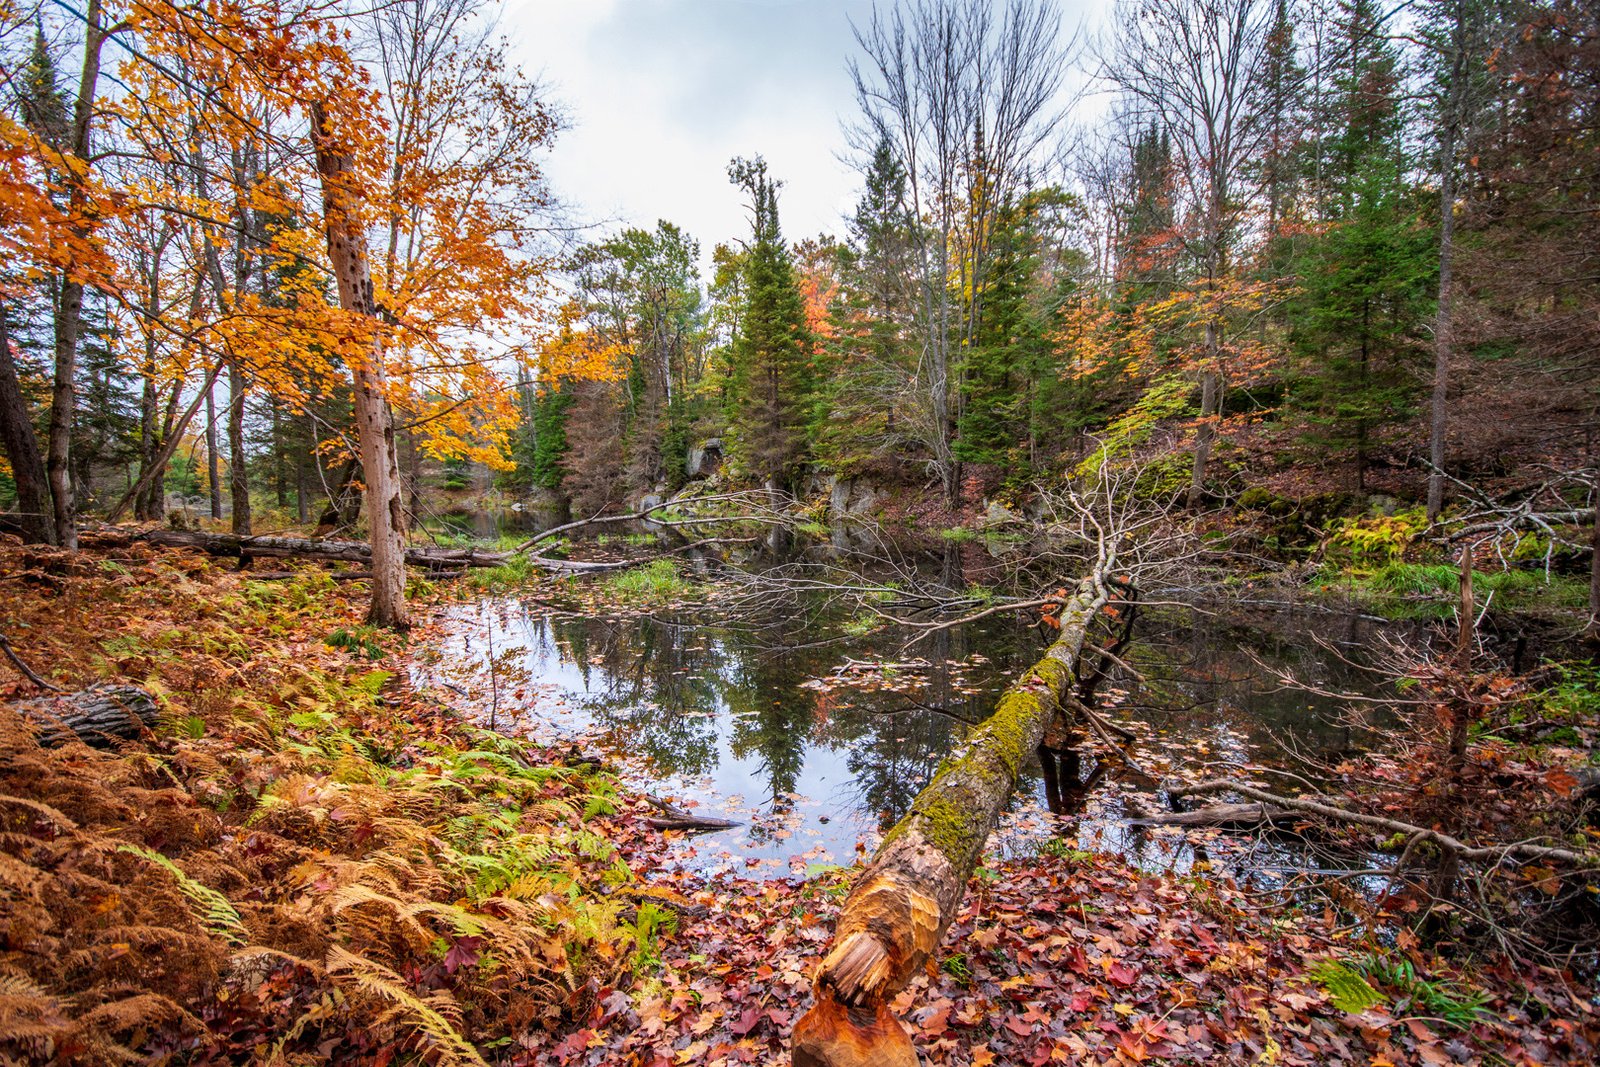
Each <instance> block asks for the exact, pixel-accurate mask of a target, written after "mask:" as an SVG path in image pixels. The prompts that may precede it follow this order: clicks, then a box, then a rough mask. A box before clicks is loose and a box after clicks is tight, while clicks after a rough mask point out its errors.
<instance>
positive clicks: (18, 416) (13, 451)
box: [0, 304, 56, 545]
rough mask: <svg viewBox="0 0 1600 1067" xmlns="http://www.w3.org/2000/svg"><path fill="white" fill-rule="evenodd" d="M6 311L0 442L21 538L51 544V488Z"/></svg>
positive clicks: (0, 337)
mask: <svg viewBox="0 0 1600 1067" xmlns="http://www.w3.org/2000/svg"><path fill="white" fill-rule="evenodd" d="M7 312H8V309H7V308H6V306H5V305H4V304H0V443H3V444H4V445H5V449H6V457H7V458H8V459H9V460H10V461H11V479H12V481H14V482H15V483H16V486H17V513H18V514H17V518H18V519H19V520H20V525H21V527H22V536H23V539H24V540H25V541H28V542H29V543H32V544H41V545H53V544H55V543H56V528H55V524H54V522H52V521H51V516H50V513H49V512H48V511H47V506H48V501H49V499H50V487H49V483H48V481H47V479H46V475H45V469H44V460H43V459H42V458H41V457H40V455H39V438H38V435H37V434H36V433H35V432H34V429H33V416H32V415H31V414H30V413H29V411H28V405H27V402H26V401H25V400H23V397H22V379H21V378H20V377H19V376H18V374H17V365H16V362H15V361H14V360H13V359H12V358H11V331H10V329H9V328H8V324H7V321H6V318H7Z"/></svg>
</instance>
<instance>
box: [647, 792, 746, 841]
mask: <svg viewBox="0 0 1600 1067" xmlns="http://www.w3.org/2000/svg"><path fill="white" fill-rule="evenodd" d="M644 800H645V803H647V804H649V805H650V806H651V807H652V808H655V809H656V810H657V811H659V812H660V813H661V814H660V815H659V816H652V817H650V818H647V819H645V821H644V823H645V825H646V826H648V827H650V828H651V829H653V830H682V831H684V832H685V833H705V832H708V831H711V830H729V829H732V828H733V827H735V826H738V825H739V824H738V823H736V822H734V821H733V820H732V819H718V818H714V817H712V816H710V815H696V814H695V813H694V812H692V811H684V810H683V809H682V808H680V807H678V806H677V805H675V804H668V803H667V802H666V801H665V800H661V799H660V798H658V797H652V796H647V797H645V798H644Z"/></svg>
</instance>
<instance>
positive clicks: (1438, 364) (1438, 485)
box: [1428, 126, 1456, 522]
mask: <svg viewBox="0 0 1600 1067" xmlns="http://www.w3.org/2000/svg"><path fill="white" fill-rule="evenodd" d="M1455 154H1456V138H1455V127H1454V126H1446V127H1445V131H1444V137H1443V138H1442V139H1441V141H1440V145H1439V160H1440V162H1439V309H1438V312H1437V313H1436V314H1435V316H1434V326H1433V411H1432V413H1431V415H1430V419H1429V432H1428V460H1429V462H1430V463H1431V464H1432V467H1431V469H1430V470H1429V471H1428V521H1429V522H1435V521H1437V520H1438V518H1439V512H1440V511H1441V510H1443V508H1444V435H1445V429H1446V427H1447V426H1448V425H1449V408H1448V406H1447V405H1448V404H1449V400H1450V357H1451V354H1452V350H1453V341H1454V338H1453V336H1452V331H1453V329H1454V321H1453V318H1452V314H1451V313H1452V311H1453V310H1454V309H1453V308H1452V307H1451V296H1450V276H1451V270H1452V267H1453V261H1454V259H1455V233H1456V217H1455V216H1456V212H1455V206H1456V205H1455V201H1456V168H1455Z"/></svg>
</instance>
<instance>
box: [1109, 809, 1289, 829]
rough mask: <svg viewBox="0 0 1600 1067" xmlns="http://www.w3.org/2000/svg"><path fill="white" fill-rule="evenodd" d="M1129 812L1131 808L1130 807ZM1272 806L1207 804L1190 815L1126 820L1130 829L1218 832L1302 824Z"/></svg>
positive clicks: (1166, 814)
mask: <svg viewBox="0 0 1600 1067" xmlns="http://www.w3.org/2000/svg"><path fill="white" fill-rule="evenodd" d="M1130 809H1131V806H1130ZM1305 821H1306V816H1304V815H1296V814H1295V813H1294V812H1292V811H1289V810H1287V809H1285V808H1280V807H1278V806H1277V805H1275V804H1261V803H1254V804H1207V805H1206V806H1205V807H1203V808H1196V809H1195V810H1193V811H1145V810H1141V811H1140V813H1139V814H1138V815H1137V816H1136V817H1135V818H1132V819H1129V820H1128V825H1129V826H1215V827H1218V828H1219V829H1223V828H1230V827H1231V828H1237V827H1250V826H1261V825H1262V824H1264V823H1296V822H1305Z"/></svg>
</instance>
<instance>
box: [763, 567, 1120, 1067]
mask: <svg viewBox="0 0 1600 1067" xmlns="http://www.w3.org/2000/svg"><path fill="white" fill-rule="evenodd" d="M1113 563H1114V561H1107V562H1106V563H1104V564H1102V566H1101V567H1099V568H1097V569H1096V571H1095V572H1094V573H1093V574H1091V575H1090V576H1089V577H1087V578H1084V579H1083V580H1082V581H1081V582H1080V583H1079V584H1078V588H1077V591H1076V593H1075V594H1074V596H1073V597H1072V599H1071V600H1070V601H1069V602H1068V603H1067V605H1066V606H1065V607H1064V608H1063V609H1062V612H1061V616H1060V620H1061V631H1060V635H1059V636H1058V637H1057V638H1056V641H1055V643H1054V644H1052V645H1051V646H1050V648H1049V649H1048V650H1047V651H1046V652H1045V655H1044V658H1043V659H1041V660H1040V661H1039V662H1038V663H1036V664H1035V665H1034V666H1033V668H1032V669H1031V670H1029V671H1028V672H1027V673H1026V674H1024V675H1023V676H1022V678H1021V679H1020V680H1018V681H1017V682H1016V683H1015V684H1013V685H1012V686H1011V688H1009V689H1007V690H1006V692H1005V694H1004V695H1003V696H1001V698H1000V702H999V704H998V705H997V706H996V708H995V711H994V714H993V715H991V716H990V717H989V719H988V720H987V721H985V722H984V723H983V724H982V725H981V726H979V727H978V729H977V730H976V731H975V732H974V733H973V734H972V736H971V737H970V738H968V740H967V742H966V744H965V745H964V746H963V747H962V749H960V750H959V751H958V752H957V753H956V754H955V755H954V756H953V757H951V759H950V760H949V761H947V763H946V765H945V767H944V769H943V770H942V771H941V772H940V773H939V775H938V776H937V777H936V778H935V779H934V780H933V782H932V783H931V784H929V786H928V787H927V788H926V789H924V790H923V791H922V793H921V794H919V795H918V797H917V799H916V800H915V801H914V802H913V803H912V805H911V810H910V812H908V813H907V814H906V816H905V818H903V819H901V820H900V821H899V822H898V823H896V824H895V826H894V827H893V829H891V830H890V831H889V833H888V835H887V836H886V837H885V838H884V842H883V845H882V847H880V848H879V849H878V854H877V855H876V856H875V857H873V860H872V863H871V864H870V865H869V866H868V867H867V869H866V870H865V871H863V872H862V874H861V877H860V878H858V879H857V880H856V884H855V887H854V888H853V889H852V890H851V891H850V896H849V897H848V898H847V899H846V900H845V903H844V908H843V910H841V911H840V913H839V921H838V924H837V926H836V927H835V929H834V936H833V943H832V948H831V950H830V951H829V953H828V955H827V957H826V958H825V959H824V960H823V961H822V967H821V969H820V971H819V972H818V975H817V979H816V985H815V989H814V992H815V998H816V999H815V1003H814V1004H813V1005H812V1007H811V1010H810V1011H808V1012H807V1013H806V1014H805V1015H804V1016H803V1017H802V1018H801V1019H800V1021H799V1022H798V1023H797V1024H796V1025H795V1031H794V1063H795V1067H857V1065H859V1067H915V1065H916V1063H917V1056H916V1052H915V1050H914V1049H913V1048H912V1045H911V1039H910V1038H909V1037H908V1036H907V1035H906V1032H905V1030H904V1029H903V1028H902V1027H901V1026H900V1024H899V1023H898V1022H897V1021H896V1020H895V1018H894V1016H893V1015H892V1014H890V1012H889V1008H888V1003H889V1001H890V1000H891V999H892V998H893V997H894V995H895V994H896V993H897V992H899V990H900V989H902V988H903V987H904V986H905V984H906V983H907V982H909V981H910V980H911V978H912V977H913V976H915V975H916V974H917V973H918V972H919V971H921V969H922V966H923V964H924V963H925V962H926V961H927V959H928V957H929V955H930V954H932V953H933V951H934V950H935V949H936V948H938V946H939V941H940V939H941V938H943V937H944V933H945V930H946V929H947V928H948V927H949V926H950V923H951V921H952V920H954V919H955V917H956V914H957V913H958V912H959V911H960V910H961V899H962V897H963V896H964V895H965V893H966V888H967V880H968V879H969V878H970V877H971V876H972V870H973V867H974V866H975V865H976V863H977V861H978V857H979V856H980V855H981V854H982V852H983V846H984V843H985V842H986V841H987V840H988V838H989V832H990V831H991V830H992V829H993V828H994V824H995V821H996V820H997V819H998V818H999V815H1000V812H1001V810H1002V809H1003V808H1004V807H1005V804H1006V801H1007V800H1008V799H1009V798H1010V796H1011V793H1012V791H1013V790H1014V789H1015V788H1016V784H1017V777H1018V775H1019V774H1020V773H1021V770H1022V766H1023V764H1024V762H1025V761H1026V760H1027V759H1028V757H1029V755H1031V754H1032V753H1033V752H1034V751H1035V750H1036V749H1037V748H1038V747H1039V743H1040V741H1041V740H1042V739H1043V738H1044V735H1045V730H1046V728H1047V727H1048V726H1049V725H1050V723H1051V722H1052V720H1053V719H1054V718H1055V717H1056V715H1057V714H1058V713H1059V712H1060V709H1061V706H1062V702H1063V700H1064V699H1065V698H1066V697H1067V695H1068V693H1069V692H1070V690H1071V688H1072V686H1073V684H1074V672H1075V669H1076V666H1077V663H1078V658H1079V656H1080V655H1081V653H1082V651H1083V643H1084V639H1085V636H1086V635H1087V632H1088V629H1089V625H1090V624H1091V623H1092V622H1093V621H1094V619H1095V616H1096V615H1097V614H1098V613H1099V611H1100V609H1101V608H1102V607H1104V606H1105V604H1106V601H1107V600H1108V599H1109V594H1108V592H1107V589H1106V585H1105V582H1104V578H1103V575H1104V574H1105V573H1106V571H1107V570H1108V569H1109V568H1110V566H1112V565H1113Z"/></svg>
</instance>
